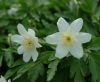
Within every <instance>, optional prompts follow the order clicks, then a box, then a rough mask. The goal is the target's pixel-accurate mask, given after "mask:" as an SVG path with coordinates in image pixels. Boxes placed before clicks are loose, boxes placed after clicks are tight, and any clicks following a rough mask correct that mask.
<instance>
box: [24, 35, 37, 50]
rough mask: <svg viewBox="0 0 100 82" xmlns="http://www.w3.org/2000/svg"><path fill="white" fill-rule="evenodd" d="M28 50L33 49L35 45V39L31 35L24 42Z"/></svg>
mask: <svg viewBox="0 0 100 82" xmlns="http://www.w3.org/2000/svg"><path fill="white" fill-rule="evenodd" d="M22 45H23V46H24V47H25V49H26V50H32V49H33V48H34V47H35V41H34V40H33V38H31V37H27V38H24V40H23V44H22Z"/></svg>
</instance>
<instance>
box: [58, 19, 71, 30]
mask: <svg viewBox="0 0 100 82" xmlns="http://www.w3.org/2000/svg"><path fill="white" fill-rule="evenodd" d="M57 26H58V29H59V31H61V32H65V31H67V29H68V28H69V23H67V21H66V20H65V19H64V18H62V17H60V18H59V19H58V22H57Z"/></svg>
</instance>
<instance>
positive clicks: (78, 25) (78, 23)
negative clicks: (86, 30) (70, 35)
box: [69, 18, 83, 33]
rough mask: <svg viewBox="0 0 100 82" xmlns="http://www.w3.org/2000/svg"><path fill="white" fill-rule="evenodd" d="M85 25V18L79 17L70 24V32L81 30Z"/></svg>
mask: <svg viewBox="0 0 100 82" xmlns="http://www.w3.org/2000/svg"><path fill="white" fill-rule="evenodd" d="M82 26H83V19H82V18H78V19H76V20H75V21H73V22H72V23H71V25H70V29H69V31H70V32H75V33H76V32H79V31H80V30H81V29H82Z"/></svg>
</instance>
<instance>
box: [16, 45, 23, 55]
mask: <svg viewBox="0 0 100 82" xmlns="http://www.w3.org/2000/svg"><path fill="white" fill-rule="evenodd" d="M17 52H18V54H23V52H24V48H23V46H20V47H18V49H17Z"/></svg>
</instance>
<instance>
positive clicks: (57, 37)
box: [45, 32, 61, 44]
mask: <svg viewBox="0 0 100 82" xmlns="http://www.w3.org/2000/svg"><path fill="white" fill-rule="evenodd" d="M60 36H61V34H60V33H59V32H57V33H54V34H52V35H49V36H47V37H46V38H45V39H46V42H47V43H50V44H57V43H59V41H60Z"/></svg>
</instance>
